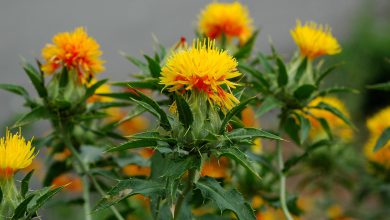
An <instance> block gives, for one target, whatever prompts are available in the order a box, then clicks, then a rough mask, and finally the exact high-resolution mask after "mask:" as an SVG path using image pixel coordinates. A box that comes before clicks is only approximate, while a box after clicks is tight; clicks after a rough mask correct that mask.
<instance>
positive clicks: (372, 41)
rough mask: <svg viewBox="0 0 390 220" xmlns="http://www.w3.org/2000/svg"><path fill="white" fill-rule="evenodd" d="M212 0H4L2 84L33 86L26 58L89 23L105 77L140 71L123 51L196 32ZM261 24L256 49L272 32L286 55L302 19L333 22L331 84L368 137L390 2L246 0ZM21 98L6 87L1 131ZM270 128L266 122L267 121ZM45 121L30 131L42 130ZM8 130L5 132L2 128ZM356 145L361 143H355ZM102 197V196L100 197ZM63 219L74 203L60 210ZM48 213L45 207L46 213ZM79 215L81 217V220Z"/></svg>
mask: <svg viewBox="0 0 390 220" xmlns="http://www.w3.org/2000/svg"><path fill="white" fill-rule="evenodd" d="M209 2H210V1H207V0H114V1H107V0H34V1H33V0H13V1H12V0H0V83H11V84H19V85H23V86H25V87H26V89H28V90H29V91H32V86H31V85H30V82H29V80H28V78H27V76H26V75H25V74H24V72H23V70H22V68H21V66H20V62H21V61H22V59H23V57H24V58H25V59H27V60H29V61H32V60H33V59H34V58H40V51H41V48H42V47H44V45H45V44H46V43H48V42H50V41H51V37H52V36H53V35H55V34H56V33H58V32H63V31H71V30H73V29H74V28H75V27H78V26H84V27H85V28H86V29H87V30H88V32H89V35H91V36H92V37H94V38H95V39H96V40H97V41H98V42H99V43H100V45H101V49H102V51H103V52H104V55H103V58H104V59H105V60H106V64H105V66H106V72H104V73H102V74H101V75H100V76H99V77H100V78H106V77H107V78H110V79H111V80H113V81H119V80H128V79H129V77H130V75H131V74H132V73H134V72H135V71H136V68H135V67H134V66H132V65H131V64H130V63H129V62H128V61H127V60H126V59H125V58H123V57H122V56H121V55H120V51H123V52H126V53H128V54H132V55H134V56H136V57H141V56H142V54H143V53H150V52H151V51H152V50H153V47H152V45H153V35H154V36H156V37H157V38H158V40H159V41H160V42H161V43H162V44H163V45H165V46H166V47H170V46H171V45H173V44H175V42H177V41H178V40H179V39H180V37H181V36H184V37H186V38H187V39H188V40H189V41H191V39H192V38H193V37H194V30H195V29H196V20H197V15H198V14H199V12H200V10H201V9H202V8H203V7H204V6H205V5H207V4H208V3H209ZM240 2H242V3H243V4H246V5H248V7H249V10H250V14H251V17H253V20H254V24H255V26H256V27H258V28H260V29H261V33H260V36H259V37H258V41H257V45H256V47H257V48H256V49H257V50H262V51H263V52H265V53H267V52H268V51H269V46H268V45H269V39H270V38H271V39H272V41H273V43H274V45H275V46H276V47H277V49H278V51H279V52H280V53H282V54H285V55H286V57H288V55H289V54H291V53H292V52H293V50H295V49H296V46H295V44H294V42H293V40H292V39H291V37H290V33H289V31H290V29H291V28H292V27H294V25H295V21H296V19H301V20H302V21H306V20H313V21H316V22H318V23H323V24H329V26H331V27H332V30H333V34H334V35H335V36H336V38H337V39H339V41H340V42H341V45H342V47H343V52H342V53H341V54H340V55H337V56H332V57H330V58H329V59H328V60H329V62H335V63H336V62H340V60H343V61H344V62H345V63H344V65H343V66H342V67H341V68H340V69H339V70H338V72H337V73H335V74H334V75H333V76H332V77H331V78H329V80H328V82H327V84H331V85H346V86H350V87H353V88H356V89H358V90H360V91H361V93H360V95H348V96H346V97H343V100H345V101H346V102H347V106H348V107H349V110H350V111H351V113H352V116H353V119H354V120H353V121H355V122H357V124H358V127H359V128H360V129H359V134H358V135H357V136H358V138H360V139H361V143H363V142H364V141H363V140H364V139H365V137H366V135H365V134H364V131H365V129H364V120H365V118H367V116H369V115H370V114H372V113H373V112H375V111H376V110H378V109H379V108H381V107H384V106H386V105H389V104H390V93H389V92H377V91H367V90H366V89H365V86H366V85H369V84H375V83H381V82H387V81H390V61H389V60H387V61H386V60H385V59H386V57H387V58H388V59H390V0H248V1H240ZM22 101H23V100H22V99H21V98H20V97H18V96H15V95H14V94H10V93H7V92H5V91H0V129H3V128H4V127H5V126H10V125H12V124H13V123H14V122H15V119H16V118H17V117H18V115H20V114H23V113H25V112H26V109H23V108H21V105H22ZM262 125H263V126H265V127H267V121H266V120H265V121H262ZM44 127H45V126H43V127H42V126H35V128H37V129H33V130H31V129H30V130H27V132H28V133H32V134H29V135H27V137H29V136H30V135H36V136H38V137H39V136H41V135H42V134H43V133H44V132H45V129H44ZM1 133H3V131H2V130H1V131H0V134H1ZM356 147H357V148H358V147H361V146H360V145H359V146H358V145H356ZM96 199H97V198H96ZM58 213H62V214H61V215H62V216H63V217H65V216H67V215H68V214H70V213H69V210H68V209H64V210H57V214H58ZM43 214H45V213H43ZM75 219H77V218H75Z"/></svg>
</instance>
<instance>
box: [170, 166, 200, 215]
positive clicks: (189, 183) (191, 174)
mask: <svg viewBox="0 0 390 220" xmlns="http://www.w3.org/2000/svg"><path fill="white" fill-rule="evenodd" d="M195 175H196V170H195V169H190V170H189V171H188V178H187V186H186V188H185V189H184V191H183V193H182V194H181V195H180V196H179V198H178V199H177V202H176V205H175V213H174V216H173V219H174V220H176V219H178V217H179V214H180V209H181V207H182V206H183V202H184V200H185V198H186V195H187V194H188V193H189V192H191V191H192V188H193V185H194V183H193V182H194V179H195Z"/></svg>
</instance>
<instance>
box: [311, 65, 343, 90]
mask: <svg viewBox="0 0 390 220" xmlns="http://www.w3.org/2000/svg"><path fill="white" fill-rule="evenodd" d="M340 65H341V64H336V65H333V66H331V67H329V68H328V69H326V70H325V71H324V72H322V73H321V74H320V75H319V77H318V78H317V80H316V85H317V86H318V85H319V84H320V83H321V81H322V80H323V79H325V77H326V76H328V75H329V74H330V73H331V72H332V71H333V70H335V69H336V68H337V67H339V66H340Z"/></svg>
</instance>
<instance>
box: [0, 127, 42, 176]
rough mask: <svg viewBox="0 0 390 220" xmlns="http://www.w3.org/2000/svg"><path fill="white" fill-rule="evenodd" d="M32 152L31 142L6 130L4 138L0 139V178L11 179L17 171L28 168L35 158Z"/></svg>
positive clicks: (19, 134) (18, 134)
mask: <svg viewBox="0 0 390 220" xmlns="http://www.w3.org/2000/svg"><path fill="white" fill-rule="evenodd" d="M34 150H35V148H34V147H32V146H31V140H30V141H26V140H25V139H24V138H23V137H22V135H21V133H20V132H19V133H16V134H12V133H11V132H10V131H9V130H8V129H7V131H6V135H5V137H3V138H0V178H3V179H7V178H10V177H11V178H12V177H13V175H14V173H15V172H16V171H17V170H20V169H23V168H26V167H28V166H29V165H30V164H31V163H32V160H33V159H34V158H35V156H36V154H35V153H34Z"/></svg>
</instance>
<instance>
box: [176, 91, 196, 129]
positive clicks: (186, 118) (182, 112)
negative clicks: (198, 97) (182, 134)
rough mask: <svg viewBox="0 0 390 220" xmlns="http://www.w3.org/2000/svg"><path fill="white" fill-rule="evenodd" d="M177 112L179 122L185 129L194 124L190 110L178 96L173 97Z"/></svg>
mask: <svg viewBox="0 0 390 220" xmlns="http://www.w3.org/2000/svg"><path fill="white" fill-rule="evenodd" d="M174 98H175V101H176V106H177V111H178V113H179V120H180V122H181V123H182V124H183V125H184V127H185V128H189V127H190V126H191V125H192V123H193V122H194V116H193V114H192V111H191V108H190V106H189V105H188V103H187V102H186V100H184V99H183V97H181V96H180V95H177V94H175V95H174Z"/></svg>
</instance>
